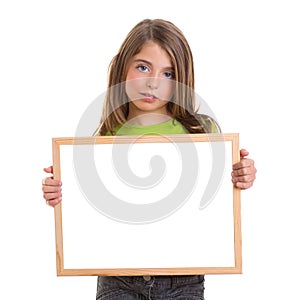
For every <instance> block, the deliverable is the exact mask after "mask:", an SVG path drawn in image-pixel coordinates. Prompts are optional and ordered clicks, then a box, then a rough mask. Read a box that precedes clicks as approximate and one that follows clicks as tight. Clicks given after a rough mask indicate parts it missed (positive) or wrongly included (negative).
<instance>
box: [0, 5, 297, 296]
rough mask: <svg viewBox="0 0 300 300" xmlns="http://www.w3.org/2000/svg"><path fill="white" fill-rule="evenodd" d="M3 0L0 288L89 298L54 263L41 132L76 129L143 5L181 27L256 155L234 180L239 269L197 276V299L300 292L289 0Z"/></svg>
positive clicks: (91, 292) (199, 70)
mask: <svg viewBox="0 0 300 300" xmlns="http://www.w3.org/2000/svg"><path fill="white" fill-rule="evenodd" d="M0 3H1V4H0V43H1V45H0V85H1V88H0V99H1V102H0V103H1V104H0V105H1V109H0V122H1V124H0V128H1V138H2V141H1V156H0V168H1V173H0V174H1V175H0V176H1V178H0V179H1V181H0V182H1V204H2V205H1V209H0V222H1V224H0V225H1V226H0V228H1V248H0V251H1V255H0V267H1V291H0V298H1V299H19V298H30V299H41V298H42V299H73V300H75V299H95V292H96V278H95V277H80V278H74V277H68V278H67V277H65V278H57V277H56V270H55V245H54V219H53V212H52V209H51V208H49V207H47V206H46V205H45V203H44V201H43V199H42V193H41V180H42V178H43V177H44V176H45V175H44V173H43V171H42V168H43V167H46V166H48V165H51V138H52V137H55V136H72V135H74V132H75V128H76V125H77V122H78V120H79V118H80V116H81V114H82V113H83V111H84V110H85V109H86V107H87V106H88V105H89V104H90V103H91V102H92V101H93V100H94V99H95V98H96V97H97V96H98V95H100V94H101V93H103V92H104V91H105V87H106V74H107V67H108V64H109V62H110V59H111V58H112V57H113V55H115V53H116V51H117V49H118V47H119V46H120V44H121V42H122V41H123V39H124V38H125V35H126V34H127V32H128V31H129V30H130V29H131V28H132V27H133V26H134V25H135V24H136V23H137V22H138V21H140V20H141V19H143V18H148V17H149V18H157V17H159V18H165V19H168V20H171V21H173V22H174V23H175V24H176V25H177V26H178V27H179V28H181V29H182V31H183V32H184V33H185V35H186V37H187V39H188V40H189V42H190V45H191V48H192V51H193V53H194V58H195V72H196V91H197V93H198V94H200V95H201V96H202V97H203V98H204V99H205V101H206V102H208V103H209V105H210V106H211V108H212V109H213V111H214V113H215V115H216V116H217V118H218V121H219V122H220V124H221V125H222V128H223V131H224V132H239V133H240V134H241V146H242V147H245V148H247V149H248V150H249V152H250V154H251V157H253V158H254V159H255V162H256V166H257V169H258V175H257V180H256V183H255V186H254V187H253V188H252V189H251V190H248V191H244V192H243V193H242V198H243V199H242V226H243V264H244V268H243V269H244V274H243V275H218V276H213V275H212V276H206V299H207V300H218V299H230V300H234V299H237V300H240V299H243V300H247V299H274V300H277V299H278V300H279V299H289V300H294V299H299V294H300V292H299V287H298V285H299V284H298V281H299V279H298V278H299V274H298V273H299V269H300V259H299V256H298V255H299V253H300V246H299V245H300V243H299V228H300V224H299V223H300V221H299V210H298V208H299V205H298V203H297V202H298V201H299V183H298V181H299V167H300V164H299V155H298V153H297V152H298V150H299V147H297V145H299V143H298V141H297V139H298V136H299V134H298V129H299V123H298V122H297V117H298V113H297V112H298V108H297V107H296V105H297V104H298V102H299V100H300V90H299V82H300V72H299V70H300V56H299V53H300V42H299V28H300V19H299V13H300V9H299V8H298V5H299V4H298V1H296V0H295V1H292V0H285V1H276V0H274V1H271V0H270V1H268V0H254V1H238V0H236V1H233V0H228V1H221V0H219V1H214V0H212V1H191V0H190V1H188V0H186V1H174V0H172V1H170V0H168V1H167V0H166V1H161V0H159V1H157V0H152V1H150V2H141V1H120V0H119V1H107V2H104V1H66V0H60V1H56V0H52V1H32V0H28V1H13V0H12V1H1V2H0ZM196 5H197V7H196ZM93 130H94V128H92V129H91V131H93ZM4 295H5V296H4Z"/></svg>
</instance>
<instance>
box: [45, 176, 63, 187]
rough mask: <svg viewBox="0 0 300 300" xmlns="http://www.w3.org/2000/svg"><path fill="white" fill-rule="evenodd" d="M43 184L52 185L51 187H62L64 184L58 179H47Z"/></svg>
mask: <svg viewBox="0 0 300 300" xmlns="http://www.w3.org/2000/svg"><path fill="white" fill-rule="evenodd" d="M42 184H43V185H44V186H45V185H50V186H61V185H62V182H61V181H60V180H57V179H53V178H52V177H46V178H44V179H43V180H42Z"/></svg>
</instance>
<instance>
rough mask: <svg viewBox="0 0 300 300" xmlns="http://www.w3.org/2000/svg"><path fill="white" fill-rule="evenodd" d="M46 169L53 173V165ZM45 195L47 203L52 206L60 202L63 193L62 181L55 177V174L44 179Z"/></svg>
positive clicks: (47, 171)
mask: <svg viewBox="0 0 300 300" xmlns="http://www.w3.org/2000/svg"><path fill="white" fill-rule="evenodd" d="M44 171H45V172H46V173H48V174H53V167H52V166H50V167H48V168H44ZM42 184H43V186H42V190H43V197H44V199H45V200H46V203H47V204H48V205H50V206H52V207H54V206H55V205H57V204H58V203H60V201H61V197H62V193H61V185H62V183H61V181H60V180H55V179H53V176H51V177H46V178H44V179H43V183H42Z"/></svg>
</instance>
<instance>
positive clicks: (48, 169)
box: [43, 166, 53, 174]
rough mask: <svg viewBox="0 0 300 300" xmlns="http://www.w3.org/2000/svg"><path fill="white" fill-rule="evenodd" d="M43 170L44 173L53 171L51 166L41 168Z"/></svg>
mask: <svg viewBox="0 0 300 300" xmlns="http://www.w3.org/2000/svg"><path fill="white" fill-rule="evenodd" d="M43 170H44V172H46V173H51V174H52V173H53V166H50V167H48V168H44V169H43Z"/></svg>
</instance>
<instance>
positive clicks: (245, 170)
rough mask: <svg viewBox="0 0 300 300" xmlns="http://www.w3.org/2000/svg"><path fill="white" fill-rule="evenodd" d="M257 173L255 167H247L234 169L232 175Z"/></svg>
mask: <svg viewBox="0 0 300 300" xmlns="http://www.w3.org/2000/svg"><path fill="white" fill-rule="evenodd" d="M255 173H256V169H255V168H253V167H248V168H247V167H245V168H240V169H237V170H233V171H232V173H231V175H232V176H233V177H234V176H243V175H251V174H255Z"/></svg>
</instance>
